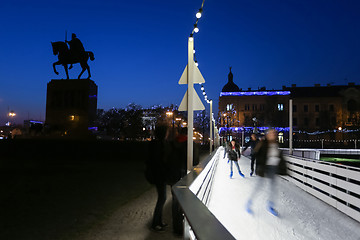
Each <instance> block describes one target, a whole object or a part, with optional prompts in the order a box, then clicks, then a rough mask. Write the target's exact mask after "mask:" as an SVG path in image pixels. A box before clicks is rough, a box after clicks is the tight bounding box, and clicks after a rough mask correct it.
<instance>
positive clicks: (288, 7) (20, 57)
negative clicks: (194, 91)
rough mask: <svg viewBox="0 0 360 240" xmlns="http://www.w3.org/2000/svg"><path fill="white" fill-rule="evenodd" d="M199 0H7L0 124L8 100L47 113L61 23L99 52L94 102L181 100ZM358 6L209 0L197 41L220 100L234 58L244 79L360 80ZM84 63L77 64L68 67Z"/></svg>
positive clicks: (27, 112) (22, 115)
mask: <svg viewBox="0 0 360 240" xmlns="http://www.w3.org/2000/svg"><path fill="white" fill-rule="evenodd" d="M201 2H202V1H201V0H167V1H164V0H152V1H149V0H137V1H115V0H112V1H110V0H103V1H89V0H86V1H85V0H81V1H67V0H63V1H56V2H55V1H54V2H53V1H45V0H44V1H37V0H34V1H28V0H20V1H2V2H1V3H0V22H1V24H0V31H1V38H0V46H1V47H0V48H1V50H0V123H1V124H0V125H2V124H3V123H4V122H5V120H6V112H7V109H8V107H10V110H14V111H16V112H17V114H18V116H17V119H18V120H17V122H20V120H22V119H26V118H28V116H29V117H30V118H32V119H40V118H41V119H42V120H44V118H45V103H46V84H47V83H48V82H49V81H50V80H51V79H54V78H55V79H56V78H59V77H58V76H56V75H55V74H54V72H53V70H52V63H53V62H55V61H57V57H56V56H54V55H53V54H52V49H51V44H50V42H51V41H63V40H64V38H65V30H67V32H68V39H70V35H71V33H72V32H74V33H76V34H77V36H78V37H79V39H80V40H81V41H82V42H83V44H84V46H85V49H86V50H89V51H93V52H94V54H95V58H96V59H95V61H94V62H90V67H91V71H92V79H93V80H94V81H95V82H96V83H97V84H98V86H99V94H98V96H99V98H98V108H104V109H109V108H111V107H124V106H126V105H127V104H128V103H130V102H135V103H137V104H140V105H142V106H143V107H149V106H151V105H154V104H163V105H168V104H171V103H173V104H180V101H181V99H182V97H183V95H184V93H185V91H186V87H185V85H178V80H179V78H180V76H181V74H182V71H183V70H184V67H185V66H186V64H187V37H188V36H189V34H190V32H191V30H192V26H193V24H194V22H195V13H196V12H197V10H198V9H199V7H200V5H201ZM359 12H360V1H358V0H342V1H340V0H301V1H300V0H282V1H281V0H271V1H269V0H221V1H219V0H217V1H215V0H206V1H205V6H204V12H203V17H202V18H201V19H200V22H199V28H200V32H199V33H198V34H196V35H195V49H196V58H197V60H198V62H199V64H200V65H199V68H200V71H201V72H202V74H203V76H204V78H205V80H206V83H205V88H206V90H207V93H208V96H209V98H213V99H214V100H215V105H214V108H215V109H216V108H217V101H218V98H219V93H220V91H221V88H222V87H223V85H224V84H226V82H227V74H228V72H229V69H228V67H229V66H232V67H233V74H234V81H235V83H236V84H237V85H238V86H239V87H240V88H248V87H252V88H257V87H260V86H266V87H267V88H275V89H276V88H281V86H282V85H287V86H289V85H290V84H292V83H295V84H297V85H298V86H309V85H313V84H314V83H321V84H326V83H331V82H332V83H334V84H347V82H356V83H357V84H360V14H359ZM58 71H59V72H60V78H62V77H64V78H65V73H64V70H63V68H62V67H61V66H58ZM79 72H80V67H79V66H78V65H77V66H76V67H75V68H74V69H73V70H71V71H70V76H71V77H73V78H76V77H77V75H78V74H79ZM84 74H85V77H86V76H87V73H84ZM346 79H347V80H346ZM206 105H208V104H206Z"/></svg>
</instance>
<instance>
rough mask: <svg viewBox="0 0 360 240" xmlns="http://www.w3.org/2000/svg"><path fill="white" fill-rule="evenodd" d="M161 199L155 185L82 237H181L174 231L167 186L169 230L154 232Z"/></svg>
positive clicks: (104, 239) (117, 239)
mask: <svg viewBox="0 0 360 240" xmlns="http://www.w3.org/2000/svg"><path fill="white" fill-rule="evenodd" d="M156 200H157V194H156V189H155V187H152V188H151V189H150V190H149V191H147V192H145V193H144V194H142V195H141V196H140V197H138V198H136V199H135V200H133V201H131V202H129V203H127V204H125V205H124V206H122V207H121V208H119V209H118V210H117V211H115V212H114V213H113V214H112V215H111V216H110V217H109V218H108V219H107V220H106V221H105V222H103V223H101V224H100V225H98V226H95V227H93V228H92V229H91V230H90V231H89V232H88V233H86V234H85V235H83V236H82V237H81V238H80V239H79V240H173V239H174V240H178V239H182V238H181V237H177V236H175V235H173V233H172V222H171V190H170V186H168V189H167V200H166V203H165V206H164V216H163V220H164V222H166V223H168V224H169V226H168V227H166V231H165V232H161V233H158V232H153V231H151V230H150V224H151V220H152V216H153V211H154V208H155V204H156Z"/></svg>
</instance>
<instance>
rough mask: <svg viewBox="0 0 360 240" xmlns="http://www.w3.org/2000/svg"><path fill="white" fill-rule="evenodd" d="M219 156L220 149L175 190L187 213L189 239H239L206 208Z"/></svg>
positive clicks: (173, 188)
mask: <svg viewBox="0 0 360 240" xmlns="http://www.w3.org/2000/svg"><path fill="white" fill-rule="evenodd" d="M216 154H220V153H219V149H217V150H216V151H214V152H213V153H212V154H211V155H210V156H209V157H208V158H207V159H206V160H204V161H202V162H201V163H200V164H199V165H198V166H196V167H194V169H193V170H192V171H191V172H190V173H189V174H188V175H186V176H185V177H184V178H183V179H181V180H180V181H179V182H177V183H176V184H175V185H174V186H173V187H172V192H173V194H174V195H175V197H176V199H177V200H178V202H179V204H180V207H181V209H182V211H183V213H184V218H185V232H184V238H185V239H200V240H202V239H204V240H218V239H222V240H227V239H229V240H234V239H235V238H234V237H233V236H232V235H231V234H230V233H229V231H228V230H227V229H226V228H225V227H224V226H223V225H222V224H221V223H220V222H219V220H218V219H217V218H216V217H215V216H214V215H213V214H212V213H211V212H210V211H209V209H208V208H207V206H206V205H207V204H208V202H209V199H210V196H211V190H212V189H211V186H212V182H213V176H214V173H215V171H216V166H217V162H218V159H219V158H217V157H215V156H216Z"/></svg>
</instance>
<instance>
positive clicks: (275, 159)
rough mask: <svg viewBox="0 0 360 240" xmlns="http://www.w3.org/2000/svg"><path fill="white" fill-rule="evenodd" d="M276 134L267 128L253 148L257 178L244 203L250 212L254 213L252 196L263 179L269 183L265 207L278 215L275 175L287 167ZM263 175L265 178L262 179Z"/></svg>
mask: <svg viewBox="0 0 360 240" xmlns="http://www.w3.org/2000/svg"><path fill="white" fill-rule="evenodd" d="M277 136H278V134H277V132H276V130H275V129H270V130H268V132H267V133H266V138H265V140H264V141H261V142H259V143H258V145H257V146H256V148H255V156H256V175H258V176H259V178H257V182H256V184H255V187H254V189H253V191H252V193H251V195H250V197H249V200H248V202H247V205H246V210H247V212H248V213H250V214H253V213H254V212H253V210H252V204H253V201H254V198H255V196H256V194H257V193H258V192H259V191H260V190H261V187H262V186H263V185H264V182H263V180H267V182H268V184H270V195H269V198H268V203H267V209H268V211H269V212H270V213H271V214H273V215H274V216H278V212H277V211H276V209H275V200H276V199H275V198H276V196H277V188H276V175H277V174H280V175H286V173H287V167H286V162H285V159H284V157H283V155H282V152H281V150H280V149H279V145H278V143H277ZM264 177H266V178H265V179H264Z"/></svg>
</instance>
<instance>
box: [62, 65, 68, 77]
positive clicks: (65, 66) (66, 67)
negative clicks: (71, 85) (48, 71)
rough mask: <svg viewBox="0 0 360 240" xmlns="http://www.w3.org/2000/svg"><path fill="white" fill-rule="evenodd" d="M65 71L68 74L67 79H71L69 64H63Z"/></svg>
mask: <svg viewBox="0 0 360 240" xmlns="http://www.w3.org/2000/svg"><path fill="white" fill-rule="evenodd" d="M63 66H64V69H65V73H66V79H69V71H68V66H67V64H63Z"/></svg>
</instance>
